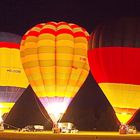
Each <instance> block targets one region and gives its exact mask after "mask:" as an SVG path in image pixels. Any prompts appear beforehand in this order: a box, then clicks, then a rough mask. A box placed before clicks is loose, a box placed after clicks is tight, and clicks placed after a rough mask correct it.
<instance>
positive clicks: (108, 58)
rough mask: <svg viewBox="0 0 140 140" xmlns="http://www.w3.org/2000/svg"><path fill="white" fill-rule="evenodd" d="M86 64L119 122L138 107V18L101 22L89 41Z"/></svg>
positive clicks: (128, 119) (139, 71) (127, 117)
mask: <svg viewBox="0 0 140 140" xmlns="http://www.w3.org/2000/svg"><path fill="white" fill-rule="evenodd" d="M89 46H90V48H89V51H88V58H89V65H90V68H91V71H92V74H93V76H94V78H95V79H96V81H97V83H98V84H99V86H100V88H101V89H102V90H103V92H104V93H105V95H106V97H107V98H108V100H109V101H110V103H111V104H112V106H113V108H114V110H115V112H116V116H117V117H118V119H119V120H120V122H123V123H126V122H128V121H130V120H131V118H132V116H133V115H134V113H135V112H136V110H137V109H138V108H139V107H140V64H139V62H140V18H121V19H116V20H113V21H109V22H106V23H104V24H102V25H100V26H99V27H98V28H97V29H96V30H95V32H94V33H92V35H91V38H90V42H89Z"/></svg>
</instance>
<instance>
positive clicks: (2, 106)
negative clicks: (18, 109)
mask: <svg viewBox="0 0 140 140" xmlns="http://www.w3.org/2000/svg"><path fill="white" fill-rule="evenodd" d="M14 104H15V103H6V102H1V103H0V116H1V115H3V114H4V113H9V111H10V110H11V108H12V107H13V106H14Z"/></svg>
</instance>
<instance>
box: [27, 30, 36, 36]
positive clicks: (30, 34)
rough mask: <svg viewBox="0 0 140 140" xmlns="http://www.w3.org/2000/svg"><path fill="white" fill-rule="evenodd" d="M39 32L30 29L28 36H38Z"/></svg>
mask: <svg viewBox="0 0 140 140" xmlns="http://www.w3.org/2000/svg"><path fill="white" fill-rule="evenodd" d="M38 34H39V32H37V31H30V32H29V33H28V34H27V36H36V37H37V36H38Z"/></svg>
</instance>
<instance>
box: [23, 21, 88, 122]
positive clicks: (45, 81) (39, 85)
mask: <svg viewBox="0 0 140 140" xmlns="http://www.w3.org/2000/svg"><path fill="white" fill-rule="evenodd" d="M88 36H89V35H88V33H87V31H86V30H85V29H83V28H81V27H79V26H78V25H76V24H70V23H66V22H58V23H56V22H48V23H42V24H38V25H36V26H35V27H33V28H31V29H30V30H29V31H27V33H26V34H25V35H24V36H23V38H22V41H21V59H22V64H23V68H24V70H25V73H26V75H27V77H28V80H29V82H30V85H31V86H32V88H33V90H34V92H35V93H36V94H37V96H38V97H39V99H40V101H41V103H42V104H43V106H44V107H45V109H46V110H47V112H48V114H49V116H50V118H51V119H52V121H53V123H54V124H56V123H57V122H58V120H60V119H61V117H62V116H63V114H64V113H65V111H66V109H67V107H68V105H69V104H70V102H71V100H72V99H73V97H74V96H75V94H76V93H77V91H78V90H79V88H80V87H81V85H82V84H83V82H84V81H85V79H86V77H87V75H88V72H89V66H88V60H87V49H88Z"/></svg>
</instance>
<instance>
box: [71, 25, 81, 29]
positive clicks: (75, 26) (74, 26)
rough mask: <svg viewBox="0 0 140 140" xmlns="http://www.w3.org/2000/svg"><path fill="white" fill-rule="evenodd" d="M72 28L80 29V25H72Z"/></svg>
mask: <svg viewBox="0 0 140 140" xmlns="http://www.w3.org/2000/svg"><path fill="white" fill-rule="evenodd" d="M70 26H71V28H72V29H74V28H80V27H79V26H78V25H76V24H70Z"/></svg>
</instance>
